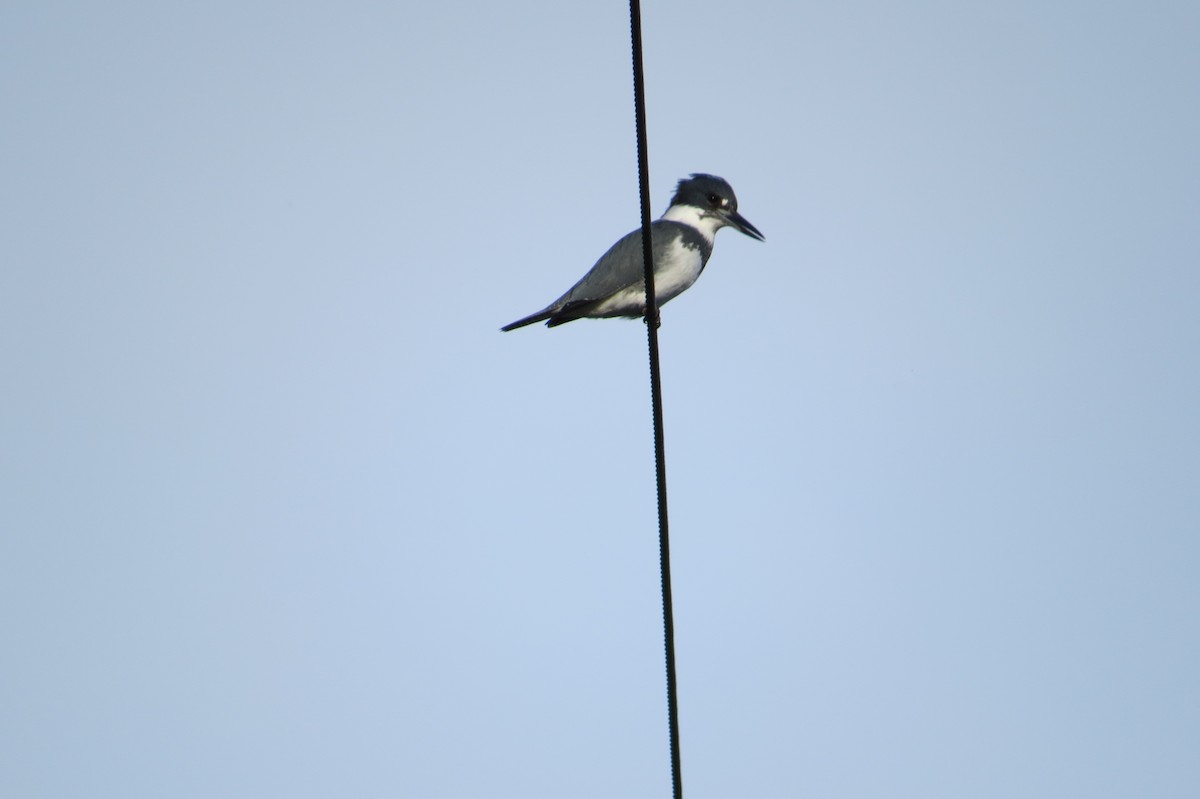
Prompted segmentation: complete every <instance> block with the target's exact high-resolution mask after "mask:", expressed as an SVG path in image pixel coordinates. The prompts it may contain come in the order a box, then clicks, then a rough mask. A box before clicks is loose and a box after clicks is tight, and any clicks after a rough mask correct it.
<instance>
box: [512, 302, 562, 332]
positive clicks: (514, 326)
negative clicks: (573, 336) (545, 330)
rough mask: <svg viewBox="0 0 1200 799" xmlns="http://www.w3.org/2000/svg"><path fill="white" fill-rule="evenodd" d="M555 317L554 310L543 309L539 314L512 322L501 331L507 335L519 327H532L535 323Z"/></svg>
mask: <svg viewBox="0 0 1200 799" xmlns="http://www.w3.org/2000/svg"><path fill="white" fill-rule="evenodd" d="M553 315H554V312H553V311H552V310H550V309H549V308H543V309H542V310H540V311H538V312H537V313H534V314H530V315H529V316H526V317H523V318H521V319H518V320H517V321H515V322H510V323H509V324H507V325H505V326H504V327H502V328H500V329H501V330H502V331H504V332H505V333H507V332H508V331H509V330H516V329H517V328H518V327H525V325H532V324H533V323H534V322H541V321H542V320H543V319H549V318H550V317H551V316H553Z"/></svg>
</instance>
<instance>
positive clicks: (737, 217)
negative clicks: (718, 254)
mask: <svg viewBox="0 0 1200 799" xmlns="http://www.w3.org/2000/svg"><path fill="white" fill-rule="evenodd" d="M725 219H727V220H728V221H729V224H731V225H733V226H734V227H735V228H737V229H738V230H740V231H742V232H743V233H745V234H746V235H747V236H749V237H750V238H752V239H758V240H759V241H766V238H764V237H763V234H761V233H759V232H758V228H756V227H755V226H754V225H752V224H750V222H749V220H747V219H746V217H744V216H742V215H741V214H739V213H738V212H737V211H731V212H729V213H728V214H726V215H725Z"/></svg>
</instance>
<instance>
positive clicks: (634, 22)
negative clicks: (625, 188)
mask: <svg viewBox="0 0 1200 799" xmlns="http://www.w3.org/2000/svg"><path fill="white" fill-rule="evenodd" d="M629 27H630V31H631V33H632V38H633V104H634V115H635V117H636V121H637V148H638V190H639V194H640V196H641V203H642V263H643V265H644V267H645V280H646V336H647V339H648V341H649V345H650V404H651V410H652V412H653V414H654V465H655V467H656V472H657V486H658V557H659V566H660V568H661V571H662V603H663V640H664V645H665V647H666V654H667V732H668V733H669V735H670V738H671V789H672V793H673V796H674V797H675V799H683V775H682V773H681V772H680V765H679V702H678V699H677V696H676V687H675V611H674V608H673V606H672V603H671V545H670V536H669V535H668V534H667V461H666V444H665V443H664V438H663V411H662V375H661V373H660V370H659V366H658V326H659V319H660V316H659V311H658V299H657V297H656V296H655V293H654V249H653V246H652V242H651V241H650V167H649V157H648V155H647V146H646V87H645V70H644V67H643V65H642V7H641V3H640V2H639V0H629Z"/></svg>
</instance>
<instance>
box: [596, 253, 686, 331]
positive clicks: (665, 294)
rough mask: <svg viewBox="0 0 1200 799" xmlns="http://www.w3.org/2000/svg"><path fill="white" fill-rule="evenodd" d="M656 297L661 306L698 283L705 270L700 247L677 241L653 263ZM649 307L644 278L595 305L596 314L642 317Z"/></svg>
mask: <svg viewBox="0 0 1200 799" xmlns="http://www.w3.org/2000/svg"><path fill="white" fill-rule="evenodd" d="M654 267H655V268H654V298H655V300H657V302H658V304H659V305H660V306H661V305H662V304H663V303H665V302H666V301H667V300H670V299H673V298H675V297H678V296H679V295H680V294H682V293H683V291H684V290H685V289H687V288H688V287H689V286H691V285H692V284H693V283H695V282H696V278H698V277H700V272H701V270H702V269H704V256H703V255H701V253H700V250H699V249H696V248H693V247H685V246H683V245H680V244H678V243H677V244H675V246H673V247H671V248H670V249H669V250H668V251H667V252H666V254H665V257H664V258H660V259H659V260H658V261H657V262H656V263H655V264H654ZM645 308H646V290H645V287H644V284H643V281H638V282H637V283H635V284H634V285H632V286H629V287H628V288H625V289H622V290H620V291H618V292H616V293H615V294H613V295H612V296H610V297H608V298H606V299H605V300H604V301H603V302H601V303H599V304H598V305H596V307H595V308H594V309H593V311H592V313H591V314H589V315H595V316H641V315H642V314H643V313H644V312H645Z"/></svg>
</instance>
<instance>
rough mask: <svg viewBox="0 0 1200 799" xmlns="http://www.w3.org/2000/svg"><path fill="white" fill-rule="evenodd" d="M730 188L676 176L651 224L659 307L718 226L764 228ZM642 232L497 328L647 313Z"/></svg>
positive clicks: (689, 273) (693, 274) (692, 269)
mask: <svg viewBox="0 0 1200 799" xmlns="http://www.w3.org/2000/svg"><path fill="white" fill-rule="evenodd" d="M737 207H738V202H737V197H736V196H734V193H733V187H732V186H730V185H729V182H728V181H726V180H725V179H724V178H719V177H717V176H716V175H707V174H704V173H702V172H694V173H692V175H691V176H690V177H687V178H684V179H683V180H681V181H679V184H678V185H677V186H676V188H675V196H674V197H673V198H672V199H671V205H670V207H668V208H667V211H666V213H664V214H663V215H662V218H660V219H658V220H657V221H655V222H653V223H652V224H651V225H650V242H651V244H652V245H653V250H654V297H655V300H656V304H657V305H658V306H659V307H661V306H662V305H663V304H664V303H666V302H668V301H669V300H672V299H674V298H675V297H678V296H679V295H680V294H681V293H682V292H683V291H684V290H685V289H687V288H689V287H690V286H691V285H692V284H693V283H695V282H696V279H697V278H698V277H700V273H701V272H703V271H704V266H705V264H707V263H708V258H709V256H710V255H712V248H713V240H714V239H715V238H716V235H717V231H718V230H720V229H721V228H723V227H727V226H728V227H732V228H734V229H735V230H739V231H741V232H742V233H744V234H746V235H747V236H749V237H750V238H752V239H757V240H758V241H766V238H765V237H764V236H763V234H762V233H760V232H759V231H758V228H756V227H755V226H754V225H752V224H750V222H749V221H747V220H746V218H745V217H744V216H742V215H741V214H739V213H738V209H737ZM642 253H643V250H642V231H641V229H640V228H639V229H638V230H635V231H633V232H632V233H630V234H628V235H626V236H625V237H623V238H622V239H620V240H619V241H618V242H617V243H616V244H614V245H613V246H612V247H610V248H609V250H608V252H606V253H604V255H602V256H600V260H599V261H596V264H595V266H593V267H592V268H591V269H590V270H589V271H588V273H587V274H586V275H584V276H583V277H582V278H581V279H580V280H579V282H578V283H576V284H575V285H574V286H572V287H571V288H570V290H569V291H567V293H566V294H564V295H562V296H561V297H559V298H558V299H557V300H555V301H554V302H552V303H550V304H549V305H547V306H546V307H545V308H543V309H542V310H540V311H538V312H537V313H532V314H530V315H529V316H525V317H522V318H521V319H518V320H517V321H515V322H512V323H510V324H507V325H505V326H504V327H502V328H500V329H501V330H502V331H509V330H516V329H517V328H518V327H525V326H526V325H532V324H534V323H535V322H543V321H544V322H545V323H546V327H556V326H558V325H561V324H565V323H567V322H572V321H574V320H576V319H606V318H612V317H625V318H628V319H637V318H639V317H643V316H645V315H646V287H645V268H644V266H643V261H642V258H643V254H642Z"/></svg>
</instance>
